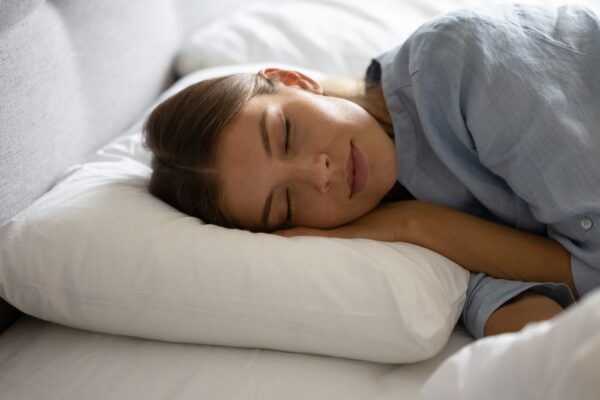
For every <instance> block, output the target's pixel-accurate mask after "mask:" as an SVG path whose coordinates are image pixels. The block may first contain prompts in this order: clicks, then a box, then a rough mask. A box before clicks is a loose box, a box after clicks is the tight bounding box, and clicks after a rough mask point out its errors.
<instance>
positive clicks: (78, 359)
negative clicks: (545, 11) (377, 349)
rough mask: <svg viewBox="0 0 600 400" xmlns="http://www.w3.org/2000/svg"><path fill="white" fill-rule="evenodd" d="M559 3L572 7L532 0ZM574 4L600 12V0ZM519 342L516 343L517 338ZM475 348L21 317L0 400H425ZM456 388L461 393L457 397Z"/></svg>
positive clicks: (452, 1) (462, 1) (3, 368)
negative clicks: (213, 336)
mask: <svg viewBox="0 0 600 400" xmlns="http://www.w3.org/2000/svg"><path fill="white" fill-rule="evenodd" d="M506 2H507V1H490V2H489V3H506ZM563 2H569V1H567V0H565V1H560V0H552V1H547V2H545V1H541V0H529V1H527V3H536V4H540V3H549V4H557V3H563ZM571 2H573V1H571ZM577 2H578V3H582V4H584V5H588V6H590V7H593V8H594V9H595V10H599V9H600V0H580V1H577ZM482 3H485V2H484V1H478V0H449V1H444V0H439V1H436V0H429V1H428V0H408V1H406V2H404V1H403V4H405V5H406V7H407V13H406V15H404V16H403V17H399V19H398V24H402V23H407V24H417V25H418V23H417V19H415V18H419V17H420V18H422V19H426V18H430V17H432V16H434V15H436V14H438V13H440V12H444V11H449V10H451V9H455V8H458V7H464V6H471V5H480V4H482ZM425 17H426V18H425ZM374 55H375V54H374ZM572 329H575V330H576V329H577V327H573V328H572ZM514 338H515V341H517V340H518V338H519V336H514ZM472 341H473V339H472V338H471V337H470V336H469V335H468V334H467V333H466V331H465V330H464V329H463V328H462V327H461V326H458V327H456V328H455V330H454V331H453V333H452V335H451V337H450V340H449V342H448V343H447V345H446V346H445V347H444V349H443V350H442V351H441V352H440V353H439V354H437V355H436V356H435V357H433V358H431V359H429V360H426V361H422V362H419V363H414V364H407V365H390V364H378V363H372V362H365V361H356V360H350V359H343V358H334V357H326V356H317V355H307V354H296V353H287V352H280V351H273V350H257V349H243V348H233V347H219V346H206V345H186V344H175V343H167V342H158V341H151V340H144V339H136V338H130V337H123V336H114V335H108V334H98V333H91V332H87V331H81V330H76V329H71V328H66V327H63V326H60V325H56V324H52V323H49V322H45V321H42V320H39V319H35V318H32V317H29V316H23V317H22V318H21V319H20V320H19V321H17V322H16V323H15V324H14V325H13V326H11V327H10V328H9V329H8V330H7V331H6V332H4V333H3V334H2V335H0V399H1V400H5V399H10V400H13V399H24V400H25V399H26V400H30V399H48V400H51V399H61V400H70V399H78V400H79V399H103V400H104V399H145V400H146V399H148V400H151V399H191V398H193V399H210V400H221V399H223V400H225V399H227V400H234V399H260V400H269V399H278V400H279V399H291V400H293V399H315V400H318V399H327V400H336V399H344V400H353V399H361V400H374V399H375V400H385V399H403V400H414V399H420V398H421V397H420V396H419V390H420V389H421V386H422V385H423V383H424V382H425V381H426V380H427V379H428V378H429V377H430V376H431V374H432V373H433V372H434V371H435V370H436V369H437V367H438V366H440V365H441V363H442V362H443V361H444V360H445V359H447V358H448V357H450V356H451V355H452V354H454V353H456V352H457V351H458V350H459V349H461V348H463V347H465V346H466V345H468V344H469V343H471V342H472ZM488 343H489V342H488ZM505 346H509V344H508V343H507V342H505ZM505 348H507V347H505ZM467 354H468V352H465V353H463V355H461V356H460V357H458V358H456V359H455V360H461V357H462V358H463V361H462V362H463V364H460V365H458V367H460V366H461V365H467V364H466V362H467V360H465V359H464V357H465V355H467ZM596 362H598V363H600V360H596ZM455 365H456V364H455ZM596 365H599V364H596ZM596 369H597V368H596ZM445 371H447V369H446V370H445ZM461 372H462V373H463V374H464V373H466V372H465V370H463V371H461ZM444 376H445V375H438V378H439V379H442V378H444ZM460 389H461V388H460V387H459V388H456V392H457V393H458V395H460ZM457 398H460V397H457Z"/></svg>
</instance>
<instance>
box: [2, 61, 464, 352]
mask: <svg viewBox="0 0 600 400" xmlns="http://www.w3.org/2000/svg"><path fill="white" fill-rule="evenodd" d="M268 65H273V64H268ZM264 66H266V65H260V64H255V65H250V66H239V67H227V68H215V69H211V70H206V71H200V72H198V73H196V74H193V75H191V76H189V77H186V78H184V79H183V80H182V81H180V82H178V83H177V84H176V85H175V87H173V88H172V89H171V90H169V91H168V92H167V93H166V94H165V95H164V96H162V98H166V97H168V96H169V95H171V94H173V93H174V92H175V91H177V90H180V89H181V88H183V87H185V86H187V85H189V84H191V83H192V82H196V81H199V80H202V79H207V78H209V77H214V76H219V75H223V74H229V73H233V72H237V71H253V72H254V71H258V70H259V69H260V68H262V67H264ZM275 66H280V67H289V66H285V65H282V64H276V65H275ZM291 68H293V67H291ZM300 70H301V71H303V72H304V73H306V74H308V75H311V76H314V77H317V78H318V76H319V74H318V73H316V72H311V71H308V70H305V69H300ZM162 98H161V99H162ZM142 122H143V120H140V121H139V122H138V123H137V124H135V125H134V126H133V127H132V128H131V129H130V130H129V131H127V132H126V133H125V134H123V135H122V136H120V137H118V138H117V139H115V140H114V141H112V142H111V143H109V144H108V145H106V146H105V147H104V148H102V149H101V150H100V151H98V152H97V154H95V155H94V157H92V158H90V159H89V161H88V162H85V163H83V164H80V165H76V166H73V167H72V168H70V169H69V170H68V171H67V172H66V174H65V175H64V178H63V179H62V181H61V182H60V183H59V184H57V185H56V186H55V187H54V188H53V189H52V190H51V191H50V192H48V193H47V194H45V195H44V196H42V197H41V198H40V199H38V201H36V202H35V203H34V204H32V205H31V206H30V207H28V208H27V209H26V210H24V211H23V212H21V213H20V214H18V215H17V216H15V217H14V218H13V219H11V220H10V221H9V222H8V223H7V224H5V225H4V226H2V227H1V228H0V295H1V296H2V297H3V298H4V299H6V300H7V301H8V302H9V303H11V304H12V305H14V306H15V307H17V308H18V309H20V310H21V311H23V312H25V313H27V314H30V315H33V316H35V317H38V318H41V319H44V320H48V321H52V322H56V323H59V324H64V325H67V326H70V327H75V328H81V329H86V330H92V331H97V332H104V333H112V334H120V335H129V336H135V337H141V338H148V339H157V340H165V341H172V342H185V343H201V344H207V345H223V346H239V347H252V348H267V349H274V350H283V351H290V352H300V353H312V354H322V355H330V356H338V357H346V358H352V359H359V360H366V361H375V362H382V363H405V362H413V361H419V360H423V359H426V358H428V357H431V356H433V355H434V354H436V353H437V352H438V351H439V350H440V349H441V348H442V347H443V346H444V345H445V343H446V341H447V339H448V337H449V335H450V333H451V331H452V329H453V327H454V325H455V323H456V321H457V320H458V317H459V315H460V312H461V309H462V307H463V304H464V300H465V291H466V287H467V281H468V272H467V271H465V270H464V269H462V268H461V267H459V266H458V265H456V264H455V263H453V262H452V261H450V260H448V259H446V258H445V257H443V256H441V255H439V254H436V253H434V252H432V251H430V250H428V249H425V248H421V247H418V246H415V245H411V244H406V243H382V242H376V241H371V240H361V239H355V240H350V239H331V238H318V237H294V238H285V237H280V236H276V235H270V234H263V233H251V232H247V231H242V230H234V229H225V228H221V227H218V226H214V225H209V224H203V223H202V222H201V221H199V220H198V219H196V218H193V217H190V216H187V215H185V214H183V213H181V212H179V211H177V210H176V209H174V208H172V207H170V206H169V205H167V204H165V203H163V202H162V201H160V200H159V199H157V198H155V197H154V196H152V195H150V194H149V193H148V192H147V183H148V180H149V177H150V175H151V169H150V167H149V165H150V159H151V155H150V154H149V153H148V152H147V150H145V149H144V148H143V147H142V144H141V139H142V136H141V126H142Z"/></svg>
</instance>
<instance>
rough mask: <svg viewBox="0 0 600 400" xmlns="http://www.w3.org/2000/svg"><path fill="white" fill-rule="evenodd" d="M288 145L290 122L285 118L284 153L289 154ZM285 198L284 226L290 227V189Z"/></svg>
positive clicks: (286, 191) (287, 190)
mask: <svg viewBox="0 0 600 400" xmlns="http://www.w3.org/2000/svg"><path fill="white" fill-rule="evenodd" d="M289 144H290V120H289V119H287V118H285V153H286V154H288V153H289ZM285 197H286V200H287V216H286V219H285V223H286V225H290V224H291V223H292V203H291V200H290V188H287V189H286V190H285Z"/></svg>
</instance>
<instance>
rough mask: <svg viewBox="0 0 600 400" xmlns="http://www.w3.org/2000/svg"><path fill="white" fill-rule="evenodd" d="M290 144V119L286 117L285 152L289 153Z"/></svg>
mask: <svg viewBox="0 0 600 400" xmlns="http://www.w3.org/2000/svg"><path fill="white" fill-rule="evenodd" d="M289 144H290V120H289V119H287V118H286V119H285V153H286V154H287V153H288V151H289Z"/></svg>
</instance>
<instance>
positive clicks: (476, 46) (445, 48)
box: [406, 5, 523, 73]
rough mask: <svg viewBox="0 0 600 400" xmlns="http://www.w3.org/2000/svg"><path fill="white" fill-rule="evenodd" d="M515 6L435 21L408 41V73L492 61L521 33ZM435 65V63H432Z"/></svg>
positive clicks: (474, 10)
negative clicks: (454, 63) (454, 64)
mask: <svg viewBox="0 0 600 400" xmlns="http://www.w3.org/2000/svg"><path fill="white" fill-rule="evenodd" d="M522 11H523V9H522V7H519V6H516V5H504V6H490V7H480V8H472V9H464V10H458V11H455V12H451V13H447V14H444V15H442V16H440V17H438V18H435V19H433V20H431V21H429V22H427V23H425V24H424V25H422V26H421V27H419V29H417V30H416V31H415V33H414V34H413V35H412V36H411V37H410V38H409V39H408V41H407V43H406V48H407V49H409V51H410V59H411V61H412V62H411V73H414V72H417V71H418V70H421V69H423V68H424V67H433V68H435V67H440V68H441V67H447V66H448V64H449V63H450V62H456V63H458V64H462V63H463V62H467V61H472V60H480V59H482V57H480V56H481V55H484V56H487V57H492V56H493V55H494V52H495V49H501V48H503V47H504V46H506V45H507V44H510V42H514V41H515V40H516V39H517V37H519V36H520V34H521V31H522V29H523V27H522V25H521V24H520V16H519V14H520V13H521V12H522ZM436 62H437V63H436Z"/></svg>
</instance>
